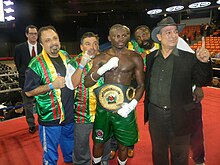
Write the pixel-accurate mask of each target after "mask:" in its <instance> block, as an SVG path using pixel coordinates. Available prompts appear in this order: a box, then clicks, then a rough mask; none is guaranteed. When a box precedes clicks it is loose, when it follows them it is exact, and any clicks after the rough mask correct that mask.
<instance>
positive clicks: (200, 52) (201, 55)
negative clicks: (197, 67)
mask: <svg viewBox="0 0 220 165" xmlns="http://www.w3.org/2000/svg"><path fill="white" fill-rule="evenodd" d="M196 57H197V59H198V60H199V61H201V62H205V63H207V62H208V60H209V57H210V53H209V51H208V49H206V48H205V38H204V37H202V47H201V48H198V49H197V50H196Z"/></svg>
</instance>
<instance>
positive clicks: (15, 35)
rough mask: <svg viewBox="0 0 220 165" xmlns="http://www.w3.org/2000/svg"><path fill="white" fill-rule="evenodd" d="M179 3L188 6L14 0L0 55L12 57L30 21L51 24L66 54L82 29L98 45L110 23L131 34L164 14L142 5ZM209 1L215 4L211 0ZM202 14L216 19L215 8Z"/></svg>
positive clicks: (136, 0)
mask: <svg viewBox="0 0 220 165" xmlns="http://www.w3.org/2000/svg"><path fill="white" fill-rule="evenodd" d="M183 2H184V4H185V5H188V4H189V3H190V2H192V1H188V0H185V1H183V0H179V1H177V0H157V1H146V0H128V1H125V0H115V1H110V0H99V1H97V0H94V1H91V0H80V1H77V0H38V1H36V0H14V3H15V13H14V15H15V18H16V19H15V21H12V22H8V23H4V24H3V23H0V57H7V56H13V50H14V46H15V45H16V44H18V43H20V42H24V41H25V40H26V37H25V34H24V29H25V27H26V26H27V25H29V24H34V25H36V26H37V27H39V28H40V27H41V26H45V25H53V26H54V27H55V28H56V29H57V31H58V33H59V36H60V41H61V42H62V45H63V47H64V48H66V49H67V51H68V52H69V53H70V54H77V53H79V52H80V50H79V40H80V37H81V35H82V34H83V33H84V32H86V31H93V32H95V33H97V34H98V35H99V37H100V44H103V43H105V42H107V36H108V30H109V28H110V27H111V26H112V25H113V24H115V23H121V24H124V25H127V26H128V27H129V28H130V29H131V32H132V33H133V30H134V29H135V27H137V26H138V25H141V24H145V25H148V26H149V27H150V28H153V27H154V26H156V23H157V22H158V21H159V20H161V19H162V18H163V17H164V15H163V14H165V13H163V14H160V15H158V16H154V17H152V16H149V15H148V14H147V13H146V11H145V9H146V8H149V9H150V8H152V7H154V8H157V7H162V8H163V10H164V8H165V7H166V6H170V5H172V4H175V3H177V4H179V3H183ZM213 2H214V3H215V1H214V0H213ZM151 6H152V7H151ZM203 10H204V9H203ZM79 11H80V12H79ZM198 12H199V11H194V12H192V11H189V10H185V11H184V12H181V13H174V14H170V15H171V16H172V17H173V18H174V19H175V20H176V21H177V22H180V21H181V18H184V17H186V18H187V16H188V15H190V14H191V17H195V16H199V15H201V17H203V16H204V14H198ZM203 13H204V12H203ZM205 13H211V17H212V18H213V19H214V20H220V18H219V11H218V10H217V8H216V7H212V8H209V9H207V10H206V11H205ZM206 15H207V14H206ZM208 15H209V14H208ZM209 16H210V15H209Z"/></svg>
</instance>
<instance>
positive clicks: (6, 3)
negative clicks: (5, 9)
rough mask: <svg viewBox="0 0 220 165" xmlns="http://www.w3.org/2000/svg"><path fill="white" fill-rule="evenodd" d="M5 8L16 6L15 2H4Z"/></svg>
mask: <svg viewBox="0 0 220 165" xmlns="http://www.w3.org/2000/svg"><path fill="white" fill-rule="evenodd" d="M4 4H5V6H10V5H14V2H12V1H10V0H8V1H4Z"/></svg>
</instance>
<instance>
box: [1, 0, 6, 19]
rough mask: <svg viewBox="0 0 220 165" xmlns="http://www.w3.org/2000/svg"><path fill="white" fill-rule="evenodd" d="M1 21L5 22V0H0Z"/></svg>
mask: <svg viewBox="0 0 220 165" xmlns="http://www.w3.org/2000/svg"><path fill="white" fill-rule="evenodd" d="M0 22H5V18H4V8H3V1H2V0H0Z"/></svg>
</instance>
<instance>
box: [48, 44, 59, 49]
mask: <svg viewBox="0 0 220 165" xmlns="http://www.w3.org/2000/svg"><path fill="white" fill-rule="evenodd" d="M50 49H55V50H59V45H57V44H56V45H52V46H51V47H50Z"/></svg>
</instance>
